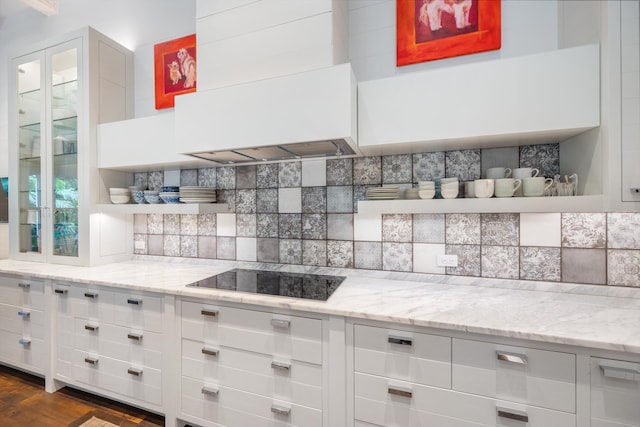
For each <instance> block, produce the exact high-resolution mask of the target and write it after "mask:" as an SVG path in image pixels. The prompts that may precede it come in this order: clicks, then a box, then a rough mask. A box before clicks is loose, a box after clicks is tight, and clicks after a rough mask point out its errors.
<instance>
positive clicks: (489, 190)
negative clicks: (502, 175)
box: [473, 179, 495, 198]
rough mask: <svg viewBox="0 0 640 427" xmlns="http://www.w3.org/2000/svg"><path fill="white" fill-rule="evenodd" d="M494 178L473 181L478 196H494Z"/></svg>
mask: <svg viewBox="0 0 640 427" xmlns="http://www.w3.org/2000/svg"><path fill="white" fill-rule="evenodd" d="M494 182H495V180H493V179H476V180H475V181H474V182H473V190H474V193H475V196H476V197H480V198H487V197H492V196H493V189H494V185H495V184H494Z"/></svg>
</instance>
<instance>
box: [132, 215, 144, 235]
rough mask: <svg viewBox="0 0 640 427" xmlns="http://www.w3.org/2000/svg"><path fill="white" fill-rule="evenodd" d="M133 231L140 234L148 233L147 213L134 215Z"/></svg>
mask: <svg viewBox="0 0 640 427" xmlns="http://www.w3.org/2000/svg"><path fill="white" fill-rule="evenodd" d="M133 232H134V233H138V234H147V215H146V214H134V215H133Z"/></svg>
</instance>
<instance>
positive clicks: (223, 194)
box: [216, 190, 236, 211]
mask: <svg viewBox="0 0 640 427" xmlns="http://www.w3.org/2000/svg"><path fill="white" fill-rule="evenodd" d="M216 196H217V198H218V203H225V204H227V205H228V206H229V210H231V211H235V210H236V190H218V191H216Z"/></svg>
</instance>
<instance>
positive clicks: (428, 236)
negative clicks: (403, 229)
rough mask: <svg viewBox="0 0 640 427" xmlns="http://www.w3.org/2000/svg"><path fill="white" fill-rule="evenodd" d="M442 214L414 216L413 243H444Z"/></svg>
mask: <svg viewBox="0 0 640 427" xmlns="http://www.w3.org/2000/svg"><path fill="white" fill-rule="evenodd" d="M444 218H445V216H444V214H439V213H437V214H414V215H413V243H445V233H444V230H445V219H444Z"/></svg>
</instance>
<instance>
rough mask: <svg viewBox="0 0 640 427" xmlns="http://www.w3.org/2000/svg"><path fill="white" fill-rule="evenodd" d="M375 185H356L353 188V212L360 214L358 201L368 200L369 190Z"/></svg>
mask: <svg viewBox="0 0 640 427" xmlns="http://www.w3.org/2000/svg"><path fill="white" fill-rule="evenodd" d="M368 187H376V186H375V185H354V186H353V187H352V188H353V212H356V213H357V212H358V201H360V200H367V188H368Z"/></svg>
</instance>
